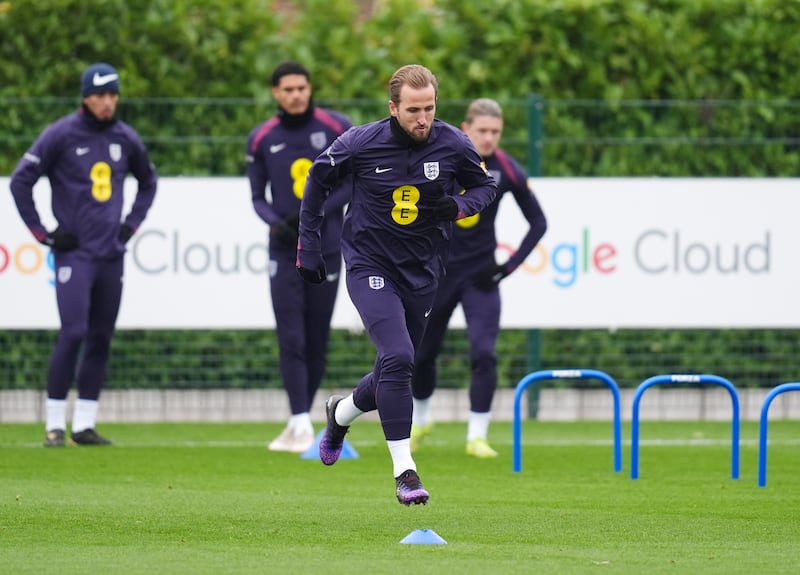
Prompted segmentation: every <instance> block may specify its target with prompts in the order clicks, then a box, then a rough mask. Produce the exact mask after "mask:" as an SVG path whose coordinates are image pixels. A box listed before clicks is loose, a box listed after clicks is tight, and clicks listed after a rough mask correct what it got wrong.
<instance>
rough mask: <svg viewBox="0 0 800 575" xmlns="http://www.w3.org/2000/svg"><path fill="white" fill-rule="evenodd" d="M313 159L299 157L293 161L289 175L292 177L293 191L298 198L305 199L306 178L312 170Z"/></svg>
mask: <svg viewBox="0 0 800 575" xmlns="http://www.w3.org/2000/svg"><path fill="white" fill-rule="evenodd" d="M311 164H312V162H311V160H309V159H308V158H298V159H296V160H295V161H294V162H292V167H291V168H289V175H290V176H291V177H292V181H293V182H294V183H293V184H292V191H293V192H294V195H295V197H296V198H297V199H298V200H302V199H303V190H305V189H306V178H308V172H310V171H311Z"/></svg>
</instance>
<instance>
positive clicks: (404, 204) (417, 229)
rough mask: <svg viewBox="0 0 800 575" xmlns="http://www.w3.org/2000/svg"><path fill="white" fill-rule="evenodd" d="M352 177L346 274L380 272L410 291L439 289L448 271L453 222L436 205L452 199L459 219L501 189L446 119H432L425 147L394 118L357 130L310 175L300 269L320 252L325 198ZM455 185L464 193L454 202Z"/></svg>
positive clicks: (320, 159) (345, 241) (317, 162)
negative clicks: (305, 255) (438, 214)
mask: <svg viewBox="0 0 800 575" xmlns="http://www.w3.org/2000/svg"><path fill="white" fill-rule="evenodd" d="M348 175H351V176H352V179H353V195H352V199H351V201H350V206H349V208H348V210H347V214H346V215H345V221H344V230H343V233H342V254H343V256H344V260H345V264H346V267H347V270H351V269H353V268H356V267H359V266H365V267H371V268H376V269H379V270H381V271H382V272H383V273H384V274H386V275H387V277H389V278H392V279H394V280H395V281H398V282H401V283H402V285H404V286H406V287H408V288H411V289H417V288H422V287H427V286H429V285H432V284H434V283H435V282H437V281H438V279H439V278H440V277H441V276H442V274H443V272H444V266H445V263H446V258H447V252H448V250H449V246H448V244H449V240H450V231H451V227H452V223H451V222H441V221H438V220H437V219H436V218H435V217H434V214H433V208H434V206H435V204H436V202H437V200H439V199H440V198H442V197H444V196H445V195H449V196H450V197H452V198H453V199H454V200H455V202H456V204H457V205H458V216H457V218H458V219H460V218H463V217H466V216H471V215H473V214H475V213H478V212H479V211H481V210H482V209H484V208H485V207H486V206H487V205H489V204H490V203H491V201H492V200H493V199H494V196H495V193H496V189H497V188H496V184H495V181H494V178H492V176H491V175H490V174H489V172H488V171H486V169H485V168H484V167H483V165H482V160H481V158H480V156H479V155H478V152H477V151H476V150H475V148H474V147H473V145H472V143H471V142H470V141H469V138H468V137H467V136H466V135H465V134H464V133H463V132H461V131H460V130H458V129H457V128H455V127H453V126H451V125H449V124H446V123H445V122H442V121H441V120H434V123H433V126H432V127H431V131H430V135H429V137H428V139H427V140H426V141H425V142H422V143H419V142H415V141H413V140H411V139H410V138H409V137H408V135H407V134H406V133H405V132H404V131H403V130H402V128H401V127H400V126H399V124H398V123H397V121H396V120H395V119H394V118H386V119H383V120H380V121H378V122H373V123H370V124H365V125H363V126H358V127H356V128H353V129H351V130H350V131H348V132H346V133H345V134H343V135H342V136H340V137H339V138H337V140H336V141H335V142H334V143H333V144H332V145H331V147H330V148H329V149H328V150H327V151H326V152H325V153H324V154H321V155H320V156H319V157H318V158H317V159H316V160H315V162H314V165H313V167H312V169H311V173H310V175H309V178H308V182H307V184H306V190H305V194H304V196H303V207H302V210H301V216H300V248H301V249H300V250H299V252H298V256H299V257H300V264H301V265H302V250H307V251H309V252H320V251H321V249H322V247H321V245H320V234H319V229H320V224H321V221H320V220H321V218H322V215H323V202H324V199H325V197H326V196H327V194H328V193H329V191H330V190H331V189H333V188H335V186H336V185H337V184H338V183H339V182H341V181H342V180H343V179H345V178H346V177H348ZM456 182H458V185H459V186H460V187H461V188H463V189H465V190H466V192H465V193H464V194H461V195H452V194H453V190H454V189H455V186H456Z"/></svg>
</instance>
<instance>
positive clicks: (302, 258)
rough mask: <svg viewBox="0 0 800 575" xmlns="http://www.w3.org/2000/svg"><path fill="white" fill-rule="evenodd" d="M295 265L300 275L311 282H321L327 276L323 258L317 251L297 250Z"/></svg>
mask: <svg viewBox="0 0 800 575" xmlns="http://www.w3.org/2000/svg"><path fill="white" fill-rule="evenodd" d="M295 267H297V273H299V274H300V277H301V278H303V279H304V280H305V281H307V282H308V283H311V284H321V283H322V282H324V281H325V279H326V278H327V277H328V269H327V268H326V267H325V260H324V259H323V258H322V254H321V253H319V252H310V251H307V250H302V249H301V250H297V262H296V263H295Z"/></svg>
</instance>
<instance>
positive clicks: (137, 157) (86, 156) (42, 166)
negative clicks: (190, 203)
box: [11, 108, 157, 258]
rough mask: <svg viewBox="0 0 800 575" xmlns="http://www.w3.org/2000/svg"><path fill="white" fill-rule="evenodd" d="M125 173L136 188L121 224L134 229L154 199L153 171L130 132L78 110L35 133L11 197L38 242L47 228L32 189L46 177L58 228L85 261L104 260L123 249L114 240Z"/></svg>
mask: <svg viewBox="0 0 800 575" xmlns="http://www.w3.org/2000/svg"><path fill="white" fill-rule="evenodd" d="M129 173H130V174H133V176H134V177H135V178H136V179H137V180H138V182H139V188H138V191H137V194H136V199H135V200H134V203H133V206H132V207H131V211H130V213H129V214H128V215H127V216H126V217H125V223H126V224H127V225H129V226H130V227H131V228H133V229H134V230H136V229H137V228H138V227H139V225H140V224H141V223H142V221H143V220H144V218H145V216H146V215H147V212H148V210H149V209H150V206H151V205H152V203H153V199H154V198H155V194H156V185H157V176H156V170H155V167H154V166H153V164H152V163H151V162H150V158H149V157H148V154H147V150H146V148H145V146H144V144H143V143H142V141H141V139H140V138H139V135H138V134H137V133H136V131H135V130H134V129H133V128H131V127H130V126H129V125H127V124H126V123H124V122H122V121H119V120H117V121H115V122H113V123H111V124H106V123H99V122H97V121H96V120H95V119H94V118H92V117H91V116H89V115H88V114H87V113H86V112H84V110H83V109H82V108H81V109H80V110H78V111H77V112H76V113H74V114H70V115H68V116H64V117H63V118H60V119H59V120H57V121H55V122H54V123H52V124H50V125H49V126H48V127H47V128H45V130H44V131H43V132H42V133H41V134H40V135H39V137H38V138H37V139H36V141H35V142H34V143H33V146H32V147H31V148H30V149H29V150H28V151H27V152H25V154H24V155H23V157H22V159H21V160H20V161H19V163H18V164H17V167H16V169H15V170H14V173H13V174H12V175H11V193H12V195H13V196H14V201H15V202H16V204H17V209H18V210H19V213H20V216H22V220H23V222H24V223H25V225H26V226H28V229H30V230H31V233H33V235H34V237H36V239H37V240H39V241H42V240H43V239H44V238H45V236H46V235H47V230H46V229H45V228H44V226H43V225H42V222H41V219H40V217H39V213H38V211H37V209H36V206H35V202H34V200H33V186H34V185H35V184H36V182H37V181H38V180H39V178H40V177H41V176H47V177H48V178H49V180H50V187H51V189H52V210H53V215H54V216H55V218H56V221H57V222H58V227H59V229H60V230H61V231H63V232H68V233H72V234H75V235H76V236H77V237H78V249H79V250H81V251H84V252H86V253H87V254H89V255H90V256H91V257H95V258H109V257H113V256H115V255H118V254H120V253H122V252H124V251H125V246H124V245H123V244H122V242H120V241H118V239H117V236H118V234H119V228H120V224H121V223H122V222H121V221H120V220H121V218H122V208H123V200H124V197H123V187H124V184H125V178H126V176H127V175H128V174H129Z"/></svg>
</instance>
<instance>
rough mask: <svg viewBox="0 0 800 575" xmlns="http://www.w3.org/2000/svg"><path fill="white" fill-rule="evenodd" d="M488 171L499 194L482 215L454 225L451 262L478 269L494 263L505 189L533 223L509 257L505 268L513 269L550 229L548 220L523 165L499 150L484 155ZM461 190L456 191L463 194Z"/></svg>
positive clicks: (510, 270) (529, 221)
mask: <svg viewBox="0 0 800 575" xmlns="http://www.w3.org/2000/svg"><path fill="white" fill-rule="evenodd" d="M483 160H484V162H485V164H486V168H487V169H488V170H489V173H490V174H492V176H494V179H495V181H496V182H497V196H496V197H495V199H494V201H493V202H492V203H491V204H489V206H488V207H487V208H486V209H485V210H483V211H482V212H481V213H479V214H475V215H474V216H472V217H469V218H464V219H463V220H459V221H457V222H456V223H455V226H454V227H453V241H452V242H451V246H450V258H449V263H450V265H464V264H469V265H474V266H475V268H476V269H480V268H482V267H485V266H486V265H489V264H492V263H494V252H495V248H496V246H497V237H496V236H495V219H496V218H497V210H498V208H499V206H500V199H501V198H502V197H503V194H505V193H506V192H511V194H512V195H513V196H514V200H515V201H516V202H517V205H518V206H519V209H520V210H521V211H522V215H523V216H525V219H526V220H527V221H528V223H529V224H530V228H529V229H528V233H527V234H525V237H523V238H522V241H521V242H520V244H519V247H518V248H517V250H516V251H515V252H514V253H513V254H512V255H511V257H509V259H508V261H507V262H506V268H507V270H508V272H509V273H511V272H512V271H514V270H515V269H516V268H517V267H519V265H520V264H521V263H522V262H523V261H525V258H527V257H528V255H530V253H531V251H533V248H535V247H536V244H537V243H538V242H539V240H540V239H542V236H543V235H544V233H545V231H546V230H547V220H546V219H545V216H544V212H543V211H542V208H541V206H540V205H539V202H538V200H537V199H536V196H535V195H534V193H533V191H532V190H531V189H530V188H529V187H528V177H527V175H526V174H525V171H524V170H523V169H522V166H520V165H519V163H518V162H517V161H516V160H514V158H512V157H511V156H509V155H507V154H506V153H505V152H504V151H503V150H501V149H499V148H498V149H497V150H495V153H494V154H492V155H491V156H488V157H484V158H483ZM460 192H461V190H458V192H457V193H460Z"/></svg>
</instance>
